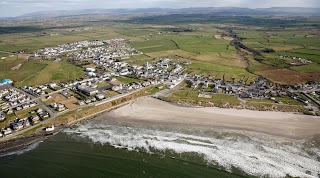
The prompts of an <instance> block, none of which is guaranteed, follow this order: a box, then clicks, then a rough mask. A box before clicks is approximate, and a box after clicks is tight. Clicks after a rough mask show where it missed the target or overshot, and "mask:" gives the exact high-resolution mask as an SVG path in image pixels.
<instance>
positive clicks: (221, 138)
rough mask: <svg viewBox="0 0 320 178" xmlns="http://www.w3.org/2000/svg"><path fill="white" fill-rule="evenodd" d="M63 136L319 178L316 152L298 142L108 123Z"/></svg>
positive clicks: (268, 173) (259, 172)
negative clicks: (190, 155)
mask: <svg viewBox="0 0 320 178" xmlns="http://www.w3.org/2000/svg"><path fill="white" fill-rule="evenodd" d="M177 130H178V131H177ZM65 132H66V133H68V134H69V135H71V136H73V137H75V138H85V139H89V140H90V141H92V142H94V143H101V144H108V145H111V146H114V147H116V148H119V147H120V148H125V149H128V150H130V151H131V150H136V151H139V150H144V151H146V152H148V153H154V151H160V152H165V151H174V152H175V153H177V154H180V153H197V154H199V156H201V157H203V158H204V161H205V162H207V163H208V164H214V165H218V166H222V167H224V168H225V169H226V170H228V171H231V169H232V167H235V168H238V169H240V170H242V171H244V172H245V173H247V174H250V175H254V176H259V177H286V176H287V175H290V176H293V177H318V176H319V175H320V162H319V161H317V159H319V153H320V149H319V148H314V147H313V148H310V149H308V150H306V148H305V147H304V146H303V143H302V142H299V141H292V140H291V141H288V140H285V139H281V138H276V137H270V136H269V135H263V134H261V135H260V134H259V135H257V134H252V133H239V132H231V131H228V132H225V131H223V132H222V131H220V132H214V134H213V132H201V131H200V132H190V131H184V130H183V129H175V130H173V129H163V127H159V128H155V127H152V128H150V127H145V126H141V125H139V126H137V125H134V124H133V125H129V126H128V125H122V124H119V123H113V122H110V121H100V122H99V123H97V122H93V121H89V122H87V123H85V124H83V125H79V126H78V127H77V128H73V129H68V130H65ZM310 152H312V154H311V153H310Z"/></svg>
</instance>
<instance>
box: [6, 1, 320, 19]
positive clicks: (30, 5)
mask: <svg viewBox="0 0 320 178" xmlns="http://www.w3.org/2000/svg"><path fill="white" fill-rule="evenodd" d="M187 7H248V8H268V7H320V3H319V0H0V17H14V16H20V15H23V14H26V13H31V12H37V11H52V10H79V9H94V8H103V9H116V8H187Z"/></svg>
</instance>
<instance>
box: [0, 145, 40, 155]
mask: <svg viewBox="0 0 320 178" xmlns="http://www.w3.org/2000/svg"><path fill="white" fill-rule="evenodd" d="M41 142H42V141H38V142H35V143H33V144H31V145H28V146H26V147H24V148H21V149H19V150H15V151H10V152H5V153H2V154H0V158H1V157H7V156H13V155H21V154H23V153H26V152H29V151H31V150H33V149H36V148H37V147H38V146H39V144H40V143H41Z"/></svg>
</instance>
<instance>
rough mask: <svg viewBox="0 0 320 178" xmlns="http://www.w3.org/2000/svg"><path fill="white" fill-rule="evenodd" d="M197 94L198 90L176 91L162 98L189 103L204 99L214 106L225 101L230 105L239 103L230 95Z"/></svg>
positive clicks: (220, 104)
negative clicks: (203, 95) (200, 95)
mask: <svg viewBox="0 0 320 178" xmlns="http://www.w3.org/2000/svg"><path fill="white" fill-rule="evenodd" d="M198 94H199V92H196V91H177V92H174V93H172V94H171V95H170V96H169V97H166V98H163V99H164V100H166V101H170V102H184V103H189V104H192V103H193V104H194V103H197V102H201V101H204V102H211V103H214V104H215V105H216V106H222V105H224V104H227V103H228V104H231V105H239V104H240V101H239V100H238V99H237V98H236V97H234V96H232V95H225V94H213V95H212V98H199V97H198Z"/></svg>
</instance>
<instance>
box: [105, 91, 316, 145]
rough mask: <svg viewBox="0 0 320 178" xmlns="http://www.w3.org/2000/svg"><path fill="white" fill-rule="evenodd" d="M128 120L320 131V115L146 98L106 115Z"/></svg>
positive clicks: (288, 133) (306, 134)
mask: <svg viewBox="0 0 320 178" xmlns="http://www.w3.org/2000/svg"><path fill="white" fill-rule="evenodd" d="M105 117H113V118H117V119H121V120H125V121H147V122H151V123H152V122H153V123H166V124H187V125H190V126H191V127H192V126H200V127H211V128H219V129H229V130H235V131H237V130H238V131H250V132H256V133H264V134H269V135H274V136H281V137H286V138H290V139H305V138H310V137H312V136H314V135H318V134H320V130H319V128H320V117H317V116H307V115H299V114H296V113H287V112H275V111H252V110H247V109H241V110H240V109H227V108H216V107H188V106H178V105H177V104H176V103H174V104H173V103H169V102H165V101H162V100H158V99H155V98H152V97H143V98H139V99H137V100H135V101H133V102H132V103H131V104H130V105H126V106H123V107H120V108H118V109H115V110H113V111H111V112H109V113H106V114H105Z"/></svg>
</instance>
